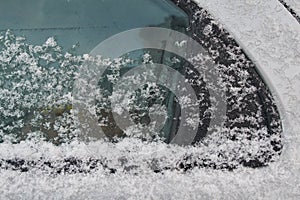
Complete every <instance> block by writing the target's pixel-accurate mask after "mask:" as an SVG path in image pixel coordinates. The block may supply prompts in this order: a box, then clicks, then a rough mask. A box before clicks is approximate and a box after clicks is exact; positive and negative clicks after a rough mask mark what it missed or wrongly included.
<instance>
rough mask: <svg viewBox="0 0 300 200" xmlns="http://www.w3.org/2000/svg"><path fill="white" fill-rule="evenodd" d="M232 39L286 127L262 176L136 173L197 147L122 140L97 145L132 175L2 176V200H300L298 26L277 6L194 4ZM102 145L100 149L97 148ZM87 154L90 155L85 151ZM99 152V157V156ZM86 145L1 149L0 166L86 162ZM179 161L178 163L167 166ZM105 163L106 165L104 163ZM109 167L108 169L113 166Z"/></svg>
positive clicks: (247, 171) (240, 0) (217, 0)
mask: <svg viewBox="0 0 300 200" xmlns="http://www.w3.org/2000/svg"><path fill="white" fill-rule="evenodd" d="M197 2H198V3H199V6H201V7H203V8H205V9H207V10H208V11H209V12H210V13H211V14H212V15H213V16H214V17H215V18H216V19H219V20H220V23H221V24H223V25H224V26H225V28H226V29H227V30H228V31H229V32H230V33H231V34H232V35H233V36H234V37H235V39H236V40H237V42H238V43H239V45H240V46H242V47H243V48H244V50H245V51H246V53H247V55H248V56H249V57H250V58H251V59H252V60H253V61H254V62H255V64H256V65H257V67H258V68H259V71H260V72H261V74H262V76H263V77H264V79H265V81H266V82H267V83H268V85H269V86H270V88H271V90H272V92H273V94H275V99H276V101H277V104H278V106H279V110H280V114H281V116H282V119H283V142H284V145H283V147H284V149H283V152H282V154H281V156H280V160H279V161H277V162H274V163H270V165H269V166H267V167H263V168H257V169H252V168H238V169H236V170H234V171H226V170H224V171H223V170H213V169H205V168H201V169H198V168H195V169H193V170H190V171H188V172H184V171H181V170H172V171H165V172H163V173H153V171H150V170H149V169H148V168H146V167H145V168H143V166H142V167H140V168H138V171H135V170H134V165H135V163H134V162H139V163H146V162H145V160H151V158H152V157H154V156H155V157H161V158H168V157H169V158H181V157H182V156H183V155H184V154H185V153H186V152H189V153H197V152H198V151H200V150H199V149H197V148H195V147H178V146H169V145H166V144H163V143H162V144H155V145H154V144H151V143H144V142H141V141H139V140H130V141H128V140H126V139H125V140H123V141H121V142H119V143H118V144H117V145H114V146H112V145H113V144H110V143H103V142H96V143H95V144H94V145H96V146H98V147H99V146H101V148H102V149H100V151H101V150H102V152H104V153H102V155H105V156H106V157H112V158H113V157H116V155H117V157H118V158H120V157H122V156H124V157H127V158H132V159H127V161H126V162H128V160H129V162H131V161H130V160H132V162H133V163H128V166H129V167H131V168H133V170H132V172H131V173H122V172H117V173H109V172H108V170H109V166H108V168H103V170H97V171H94V172H93V173H87V174H86V173H82V174H80V173H74V174H63V173H62V174H51V173H50V174H49V173H44V172H43V171H40V170H31V171H29V172H26V173H22V172H20V171H13V170H9V169H8V170H2V169H1V171H0V182H1V185H2V187H1V189H0V191H1V192H0V198H1V199H45V198H46V199H298V198H299V196H300V192H299V191H300V156H299V152H300V145H299V144H300V135H299V130H300V68H299V66H300V51H299V49H300V36H299V34H300V25H299V23H298V22H297V20H296V19H295V18H293V17H292V16H291V14H290V13H289V12H288V11H287V10H286V9H285V8H284V7H283V6H282V4H280V3H279V2H278V1H277V0H269V1H260V0H228V1H222V0H211V1H204V0H197ZM99 144H100V145H99ZM88 149H89V150H91V149H92V147H89V148H88ZM98 150H99V149H98ZM90 153H91V152H90V151H88V150H87V148H86V146H85V145H83V144H77V143H73V144H71V145H65V146H64V145H62V146H59V147H57V146H54V145H52V144H49V143H46V142H45V143H43V142H42V143H35V142H34V141H32V143H30V142H21V143H20V144H17V145H14V146H12V145H9V144H5V143H3V144H1V145H0V155H1V158H11V157H13V156H16V155H18V157H27V158H30V157H31V158H35V159H38V158H40V157H46V158H48V159H49V160H52V159H53V160H55V159H63V158H65V157H72V156H75V155H76V156H77V157H79V158H80V157H81V158H84V157H88V156H89V154H90ZM169 161H170V162H171V161H174V160H169ZM104 162H105V161H104ZM108 165H109V164H108Z"/></svg>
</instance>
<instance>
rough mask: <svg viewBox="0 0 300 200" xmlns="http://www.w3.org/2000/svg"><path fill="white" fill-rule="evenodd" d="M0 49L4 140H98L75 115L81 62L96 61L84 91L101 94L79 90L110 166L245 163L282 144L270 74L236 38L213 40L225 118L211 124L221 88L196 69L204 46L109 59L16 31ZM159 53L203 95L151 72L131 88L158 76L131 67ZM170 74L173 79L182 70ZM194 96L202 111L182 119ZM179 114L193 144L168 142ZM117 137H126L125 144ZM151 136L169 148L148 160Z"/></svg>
mask: <svg viewBox="0 0 300 200" xmlns="http://www.w3.org/2000/svg"><path fill="white" fill-rule="evenodd" d="M215 26H216V25H215V24H214V23H213V22H212V23H211V25H209V28H207V26H204V30H203V31H204V32H205V35H211V36H213V35H214V34H215V32H214V30H216V28H214V27H215ZM229 39H230V38H229ZM204 41H205V40H204ZM208 42H209V41H208ZM178 43H180V41H179V42H178ZM204 45H205V44H204ZM0 50H1V51H0V66H1V68H0V74H1V76H0V94H1V95H0V99H1V101H0V102H1V104H0V111H1V112H0V118H1V121H0V134H1V135H0V137H1V142H13V143H19V142H20V141H33V140H36V141H37V142H38V141H46V142H50V143H53V144H55V145H58V146H60V145H62V144H72V143H74V142H75V141H77V142H88V141H89V142H90V144H92V143H93V141H94V140H93V138H89V134H87V133H86V132H82V129H80V127H85V128H86V127H88V126H89V122H88V121H87V123H86V124H85V123H83V124H82V121H78V115H74V109H73V93H72V90H73V86H74V82H75V80H76V79H78V77H79V74H78V72H79V71H80V69H81V68H84V67H86V65H87V64H89V65H90V64H93V65H96V66H97V65H99V66H106V67H107V68H106V71H105V73H104V75H103V76H102V77H100V78H99V82H98V83H97V87H96V88H92V89H93V92H92V93H89V94H86V95H87V96H92V98H93V99H94V100H95V102H96V103H95V104H92V105H93V106H90V105H91V104H89V102H86V101H87V99H88V98H87V96H82V98H81V99H79V100H81V101H82V103H83V104H85V105H87V107H85V109H86V110H87V111H88V112H90V113H92V114H93V115H94V116H96V117H97V119H98V120H97V123H98V125H99V127H101V129H102V131H103V133H104V135H105V138H102V139H100V141H102V142H100V143H99V141H94V142H96V143H97V144H98V145H99V146H98V147H97V148H98V150H97V156H96V157H97V158H95V159H96V161H95V162H97V159H99V158H98V157H101V158H103V157H105V160H107V162H108V164H107V165H109V166H110V168H112V169H114V168H119V167H121V168H122V169H123V167H127V168H128V169H131V168H132V167H133V166H136V165H138V166H140V167H146V168H150V169H155V170H162V169H173V168H183V169H187V168H189V167H193V166H202V167H203V166H208V167H213V168H229V169H232V168H235V167H236V166H238V165H240V164H244V165H246V166H261V165H264V164H265V163H266V162H268V161H271V160H274V159H275V158H276V155H278V154H279V152H280V150H281V143H280V123H279V122H278V121H276V120H273V121H271V122H270V123H269V122H268V121H266V116H265V112H266V109H269V108H270V107H267V108H266V107H265V106H266V105H264V104H263V103H262V100H261V98H270V96H261V93H260V92H259V90H261V89H262V88H264V86H263V83H262V82H259V81H260V80H258V79H259V77H257V76H255V75H253V74H251V73H252V70H254V66H252V64H251V62H250V61H248V60H247V58H246V57H245V56H244V54H242V52H241V49H239V48H238V47H235V46H234V45H228V47H227V48H226V49H225V51H220V49H216V50H214V49H213V48H211V49H210V50H209V51H210V52H211V55H212V57H213V59H214V60H215V62H216V63H217V71H218V72H219V75H220V76H219V78H218V82H220V84H221V85H222V86H224V89H225V92H226V97H224V98H226V102H227V105H226V106H227V113H226V120H225V124H222V125H220V126H219V127H213V128H211V127H209V122H210V120H211V119H212V118H213V117H216V116H214V112H213V110H214V106H213V105H214V104H215V103H217V102H216V99H212V98H211V97H210V94H209V90H208V89H210V90H216V88H214V85H211V84H209V83H208V82H206V81H207V80H206V79H205V76H204V75H203V74H199V73H196V71H195V70H194V69H193V66H192V65H191V64H190V63H198V64H199V66H202V67H207V66H206V65H205V64H204V63H205V62H206V59H205V58H202V57H201V56H200V57H199V56H196V57H193V58H191V59H190V60H183V59H182V58H180V57H178V56H176V55H173V54H172V53H170V52H164V51H157V50H153V49H144V50H142V51H137V52H131V53H129V54H128V55H124V56H123V57H122V58H119V59H115V60H107V59H102V58H101V56H99V57H92V56H89V55H75V54H72V53H68V52H64V51H63V49H62V48H61V47H60V46H59V42H57V41H56V40H55V38H53V37H51V38H48V39H47V40H46V41H45V43H44V44H41V45H30V44H27V42H26V40H25V38H22V37H18V36H15V35H14V34H13V33H12V32H10V31H7V32H6V33H2V34H1V36H0ZM220 54H226V58H227V59H222V58H224V55H220ZM157 62H160V63H164V64H166V65H168V66H171V67H172V68H173V69H176V70H177V71H178V72H179V73H180V74H181V75H182V76H183V77H185V79H186V82H187V83H188V84H190V85H192V87H193V89H194V90H195V91H196V94H197V102H196V103H197V104H196V105H195V102H192V101H191V98H190V97H189V96H188V95H187V96H176V95H174V93H173V92H172V91H171V90H170V88H167V87H165V86H162V85H159V84H156V83H153V82H149V83H146V84H142V85H140V87H139V88H138V89H136V90H133V91H132V90H131V88H130V87H131V86H132V85H133V84H134V83H132V82H136V81H138V80H140V79H141V80H142V79H143V77H145V76H146V77H147V78H151V77H152V78H153V79H154V78H157V75H155V73H154V72H153V71H151V70H150V71H148V72H147V73H146V74H144V73H141V74H131V75H126V74H127V72H128V71H130V70H131V69H134V67H136V66H137V65H141V64H151V63H157ZM228 62H229V63H228ZM89 73H93V72H89ZM87 75H88V74H87ZM161 75H162V76H163V75H164V74H163V73H161ZM171 79H172V81H171V82H172V84H174V86H176V84H177V82H176V80H177V79H176V77H171ZM120 80H121V81H120ZM80 81H81V80H79V83H80V84H82V85H84V84H89V83H88V82H84V81H85V80H82V82H80ZM116 84H119V85H118V86H119V90H114V89H115V88H114V86H115V85H116ZM175 88H176V87H175ZM181 89H182V88H181ZM216 91H217V90H216ZM264 95H268V94H264ZM267 103H268V101H267ZM269 103H270V104H271V102H269ZM193 106H198V107H199V108H200V113H199V115H197V116H193V115H191V116H188V118H187V119H185V121H182V120H181V110H182V109H185V108H187V107H193ZM271 108H272V106H271ZM275 112H276V111H275ZM124 113H125V114H127V116H129V118H128V120H129V121H130V123H126V122H125V124H123V125H124V126H122V121H121V123H120V120H119V121H118V116H122V115H123V114H124ZM79 117H80V115H79ZM87 120H88V119H87ZM80 123H81V124H80ZM118 123H119V124H118ZM180 123H184V124H186V125H187V126H190V127H193V128H194V129H197V130H198V132H197V135H196V137H195V139H194V141H193V142H192V144H191V145H194V146H190V147H177V146H176V145H175V144H174V145H168V144H167V143H170V141H171V140H172V138H174V136H175V135H176V131H177V129H178V126H179V125H180ZM272 127H273V130H272V132H270V129H272ZM88 128H89V127H88ZM90 128H91V130H92V131H96V130H93V127H90ZM276 128H277V129H276ZM84 130H87V129H84ZM270 133H273V134H270ZM203 135H204V136H205V137H203ZM103 139H104V140H103ZM103 141H107V142H108V143H110V144H109V145H107V144H105V142H104V143H103ZM137 141H140V142H137ZM111 142H112V143H111ZM116 142H117V143H116ZM120 145H121V146H122V145H125V146H122V147H121V148H120ZM144 145H146V146H148V147H145V148H148V150H149V152H150V155H152V153H151V152H152V151H153V153H154V152H156V151H157V149H159V148H163V149H164V151H163V152H160V153H158V154H157V153H155V156H154V157H152V156H150V157H149V158H148V159H149V160H147V156H145V155H144V154H143V155H141V154H139V151H140V150H141V149H143V148H144V147H142V146H144ZM103 148H104V149H105V148H107V149H110V150H111V151H112V152H114V153H109V154H107V153H105V152H107V151H101V149H103ZM178 148H179V149H180V150H179V149H178ZM174 151H180V153H179V152H177V153H174ZM129 152H131V153H129ZM171 152H173V155H172V153H171ZM170 154H171V155H170ZM90 156H91V157H93V156H95V155H90ZM143 156H144V157H143ZM75 157H76V155H75ZM122 157H123V158H124V159H121V158H122ZM99 162H100V161H99ZM101 162H102V161H101ZM122 163H123V164H122ZM133 163H138V164H133ZM174 163H175V164H174Z"/></svg>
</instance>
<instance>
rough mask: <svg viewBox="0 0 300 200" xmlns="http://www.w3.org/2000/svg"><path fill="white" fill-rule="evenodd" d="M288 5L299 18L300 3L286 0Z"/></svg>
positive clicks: (295, 0) (296, 0)
mask: <svg viewBox="0 0 300 200" xmlns="http://www.w3.org/2000/svg"><path fill="white" fill-rule="evenodd" d="M284 2H285V3H287V5H289V6H290V7H291V8H292V9H293V10H294V11H295V12H296V13H297V15H298V16H300V1H298V0H284Z"/></svg>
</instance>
